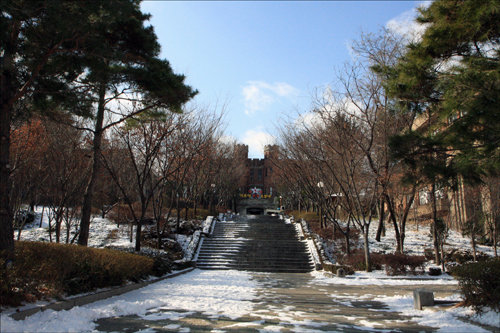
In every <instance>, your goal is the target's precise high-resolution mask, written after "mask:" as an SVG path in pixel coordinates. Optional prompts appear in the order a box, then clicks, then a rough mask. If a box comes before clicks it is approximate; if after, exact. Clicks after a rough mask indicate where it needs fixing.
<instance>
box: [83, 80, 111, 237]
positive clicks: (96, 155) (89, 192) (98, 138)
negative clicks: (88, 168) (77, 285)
mask: <svg viewBox="0 0 500 333" xmlns="http://www.w3.org/2000/svg"><path fill="white" fill-rule="evenodd" d="M105 96H106V85H105V84H104V83H101V86H100V87H99V106H98V107H97V117H96V123H95V131H94V142H93V146H94V147H93V165H92V174H91V176H90V180H89V183H88V185H87V189H86V191H85V195H84V196H83V205H82V219H81V221H80V236H79V237H78V245H83V246H87V244H88V241H89V230H90V217H91V215H92V196H93V194H94V187H95V184H96V183H97V177H98V175H99V169H100V163H101V162H100V158H101V142H102V135H103V129H102V126H103V121H104V104H105Z"/></svg>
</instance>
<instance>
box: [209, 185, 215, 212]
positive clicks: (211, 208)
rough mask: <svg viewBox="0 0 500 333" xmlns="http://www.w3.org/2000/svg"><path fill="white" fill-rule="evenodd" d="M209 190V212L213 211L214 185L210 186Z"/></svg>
mask: <svg viewBox="0 0 500 333" xmlns="http://www.w3.org/2000/svg"><path fill="white" fill-rule="evenodd" d="M210 188H211V189H212V195H211V199H210V211H213V210H214V196H215V184H211V185H210Z"/></svg>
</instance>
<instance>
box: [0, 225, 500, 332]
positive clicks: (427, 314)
mask: <svg viewBox="0 0 500 333" xmlns="http://www.w3.org/2000/svg"><path fill="white" fill-rule="evenodd" d="M45 219H46V217H45V218H44V221H42V228H38V224H39V221H35V223H33V226H34V227H32V228H29V229H27V230H23V232H22V237H21V239H22V240H41V239H42V238H44V239H48V233H47V231H46V227H47V226H48V224H47V222H48V221H45ZM44 227H45V228H44ZM375 231H376V223H373V224H372V227H371V232H372V234H373V236H372V239H373V238H374V233H375ZM111 234H113V237H109V235H111ZM393 235H394V233H393V230H392V229H391V227H390V226H388V227H387V234H386V236H385V237H384V238H383V239H382V242H380V243H378V242H376V241H374V240H373V241H370V243H371V244H370V246H371V249H372V251H380V250H385V251H387V252H391V251H392V249H394V248H395V240H394V236H393ZM16 237H17V234H16ZM180 238H181V239H179V241H180V243H181V244H183V245H182V246H183V248H184V249H187V248H188V247H189V244H190V242H191V240H190V239H188V238H185V239H182V237H180ZM89 242H90V246H95V247H102V246H106V245H115V246H132V244H131V243H130V236H129V231H128V226H122V227H120V228H118V227H117V226H116V224H114V223H112V222H110V221H108V220H106V219H101V218H94V220H93V222H92V223H91V234H90V239H89ZM446 244H447V245H446V246H445V248H459V249H470V248H471V247H470V240H469V239H468V238H463V237H462V236H461V235H460V234H459V233H457V232H454V231H451V232H450V236H449V237H448V239H447V241H446ZM430 247H431V239H430V237H429V229H428V228H427V227H423V226H420V227H419V229H418V230H417V228H416V226H414V225H409V226H408V227H407V231H406V241H405V251H407V252H408V253H411V254H423V251H424V248H430ZM478 250H480V251H482V252H484V253H487V254H489V255H493V249H492V248H490V247H485V246H479V247H478ZM425 277H426V278H427V280H425V281H422V280H419V281H414V280H403V279H401V278H398V277H395V278H389V277H387V276H386V275H385V273H384V272H383V271H375V272H372V273H365V272H357V273H356V274H355V275H354V276H352V277H351V278H349V279H341V278H336V277H328V276H325V275H324V274H322V273H319V272H315V273H312V278H313V279H314V280H313V281H314V283H315V284H319V285H320V284H324V285H328V284H338V285H342V284H344V285H345V284H349V285H360V286H370V285H384V284H388V285H411V284H419V285H422V284H455V285H456V281H455V280H453V278H451V277H449V276H448V275H441V276H439V277H430V276H425ZM255 294H256V285H255V281H254V280H252V279H250V274H248V273H245V272H236V271H222V272H221V271H199V270H195V271H194V272H192V273H189V274H187V275H183V276H179V277H176V278H173V279H168V280H165V281H163V282H159V283H156V284H153V285H151V286H148V287H146V288H143V289H140V290H137V291H134V292H131V293H127V294H125V295H123V296H120V298H119V299H116V298H114V299H110V300H105V301H100V302H96V303H93V304H89V305H87V306H85V307H78V308H74V309H71V310H69V311H60V312H56V311H51V310H49V311H45V312H41V313H37V314H35V315H33V316H31V317H28V318H27V319H25V320H23V321H18V322H17V321H14V320H12V319H11V318H10V317H8V316H7V315H6V314H8V311H7V312H4V313H2V315H1V318H2V319H1V331H2V332H9V331H75V330H78V331H82V330H89V331H92V330H93V329H94V328H95V324H94V323H93V321H94V320H96V319H98V318H104V317H111V316H122V315H127V314H138V315H139V316H141V317H143V318H148V317H151V318H154V317H155V316H170V315H171V316H173V317H175V316H183V315H187V314H186V313H185V312H184V313H183V314H179V312H175V313H170V312H161V313H158V314H156V315H155V314H154V313H153V314H151V313H148V314H146V313H147V309H151V308H161V307H163V308H165V309H167V308H168V309H179V310H180V309H184V310H187V309H189V310H190V311H197V312H202V313H205V314H207V315H210V316H219V315H221V314H223V315H224V316H226V317H230V318H232V317H234V318H236V317H241V316H243V315H245V314H249V313H251V312H252V302H250V300H252V299H253V298H254V297H255ZM356 297H357V296H355V295H353V296H352V300H355V299H356ZM449 299H452V300H460V295H458V294H457V295H454V296H452V297H450V298H449ZM377 300H378V301H381V302H383V303H385V304H387V306H388V307H389V309H390V311H394V312H399V313H401V314H403V315H407V316H410V317H411V318H412V320H413V321H416V322H418V323H420V324H422V325H428V326H432V327H439V328H440V329H439V331H440V332H478V331H479V330H480V328H479V327H477V326H475V327H474V328H473V329H472V328H471V326H470V325H469V324H465V323H464V322H463V321H461V320H460V319H458V318H460V317H468V318H469V319H470V320H473V321H477V322H480V323H482V324H487V325H491V326H495V327H499V328H500V316H499V314H498V313H495V312H494V311H485V312H484V313H483V314H482V315H481V316H479V315H477V314H475V313H474V312H473V311H472V310H471V309H470V308H462V307H458V308H454V309H448V310H442V311H433V310H431V309H426V310H423V311H419V310H415V309H413V298H412V297H411V296H392V297H380V298H378V299H377ZM468 325H469V326H468Z"/></svg>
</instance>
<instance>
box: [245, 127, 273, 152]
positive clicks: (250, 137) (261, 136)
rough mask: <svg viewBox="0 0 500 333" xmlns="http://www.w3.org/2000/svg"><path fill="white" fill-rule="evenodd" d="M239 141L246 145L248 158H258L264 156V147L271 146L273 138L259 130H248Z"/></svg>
mask: <svg viewBox="0 0 500 333" xmlns="http://www.w3.org/2000/svg"><path fill="white" fill-rule="evenodd" d="M241 141H242V142H243V143H244V144H246V145H248V156H249V157H250V158H258V157H259V156H262V157H263V156H264V146H265V145H269V144H272V143H273V142H274V141H275V140H274V137H273V136H272V135H270V134H268V133H266V132H263V131H260V130H248V131H246V132H245V136H244V137H243V139H241Z"/></svg>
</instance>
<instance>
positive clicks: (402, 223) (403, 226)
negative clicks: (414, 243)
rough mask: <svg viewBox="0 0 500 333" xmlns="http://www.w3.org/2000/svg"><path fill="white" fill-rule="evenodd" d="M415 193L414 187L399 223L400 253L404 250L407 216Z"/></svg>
mask: <svg viewBox="0 0 500 333" xmlns="http://www.w3.org/2000/svg"><path fill="white" fill-rule="evenodd" d="M415 192H416V187H413V190H412V195H411V197H410V200H409V201H408V202H407V203H406V207H405V210H404V212H403V216H402V217H401V221H400V228H399V231H400V235H399V237H400V238H401V253H403V250H404V245H405V238H406V232H405V230H406V221H407V220H408V215H409V214H410V209H411V205H412V204H413V200H415Z"/></svg>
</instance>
